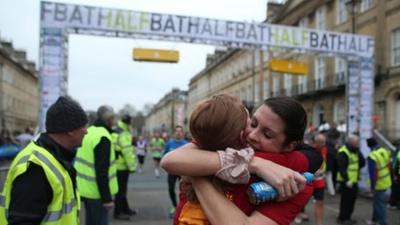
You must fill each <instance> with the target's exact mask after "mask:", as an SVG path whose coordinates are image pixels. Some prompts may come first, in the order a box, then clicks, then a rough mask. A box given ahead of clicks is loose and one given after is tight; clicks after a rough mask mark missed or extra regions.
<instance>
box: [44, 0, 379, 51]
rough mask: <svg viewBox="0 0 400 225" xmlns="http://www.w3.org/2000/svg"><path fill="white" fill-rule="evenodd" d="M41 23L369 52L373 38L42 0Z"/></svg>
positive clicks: (239, 43) (212, 40)
mask: <svg viewBox="0 0 400 225" xmlns="http://www.w3.org/2000/svg"><path fill="white" fill-rule="evenodd" d="M41 23H42V26H43V27H58V28H61V29H65V28H83V29H89V30H101V31H116V32H125V33H136V34H143V35H158V36H169V37H177V38H186V40H185V39H182V40H181V41H182V42H185V41H186V42H196V41H206V43H208V44H211V45H233V46H237V47H245V46H249V47H261V48H266V47H269V46H278V47H286V48H297V49H308V50H311V51H316V52H331V53H339V54H352V55H358V56H363V57H372V55H373V52H374V39H373V38H372V37H369V36H364V35H353V34H348V33H338V32H330V31H321V30H313V29H305V28H299V27H290V26H281V25H272V24H266V23H247V22H237V21H229V20H217V19H209V18H200V17H190V16H181V15H170V14H160V13H151V12H137V11H130V10H122V9H109V8H100V7H93V6H84V5H72V4H63V3H53V2H42V4H41Z"/></svg>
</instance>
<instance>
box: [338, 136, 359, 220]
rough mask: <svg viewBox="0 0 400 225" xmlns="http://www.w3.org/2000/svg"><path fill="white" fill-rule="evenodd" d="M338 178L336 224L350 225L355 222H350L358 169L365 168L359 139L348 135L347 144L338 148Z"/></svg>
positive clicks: (356, 189) (356, 191) (355, 195)
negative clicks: (338, 200) (338, 205)
mask: <svg viewBox="0 0 400 225" xmlns="http://www.w3.org/2000/svg"><path fill="white" fill-rule="evenodd" d="M337 162H338V178H337V181H338V182H340V191H341V194H342V195H341V198H340V209H339V211H340V212H339V217H338V220H337V222H338V223H339V224H346V225H352V224H355V223H356V221H354V220H351V214H353V210H354V204H355V202H356V199H357V194H358V180H359V178H360V169H361V168H362V167H364V166H365V158H364V156H363V155H362V154H361V152H360V150H359V138H358V136H356V135H353V134H352V135H349V137H348V140H347V143H346V144H345V145H344V146H342V147H341V148H339V151H338V156H337Z"/></svg>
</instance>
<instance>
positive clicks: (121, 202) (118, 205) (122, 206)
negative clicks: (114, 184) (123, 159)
mask: <svg viewBox="0 0 400 225" xmlns="http://www.w3.org/2000/svg"><path fill="white" fill-rule="evenodd" d="M128 179H129V170H117V180H118V192H117V194H116V195H115V208H114V215H119V214H122V213H125V214H126V213H128V212H129V209H130V208H129V204H128V199H127V196H126V195H127V189H128Z"/></svg>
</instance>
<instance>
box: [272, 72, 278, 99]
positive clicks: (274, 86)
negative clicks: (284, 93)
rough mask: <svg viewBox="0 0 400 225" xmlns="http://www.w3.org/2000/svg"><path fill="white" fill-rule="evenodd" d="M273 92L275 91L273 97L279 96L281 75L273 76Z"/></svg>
mask: <svg viewBox="0 0 400 225" xmlns="http://www.w3.org/2000/svg"><path fill="white" fill-rule="evenodd" d="M272 91H273V96H278V95H279V75H278V74H273V75H272Z"/></svg>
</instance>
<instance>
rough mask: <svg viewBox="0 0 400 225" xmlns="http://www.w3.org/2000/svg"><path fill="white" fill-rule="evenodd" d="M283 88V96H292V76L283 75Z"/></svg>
mask: <svg viewBox="0 0 400 225" xmlns="http://www.w3.org/2000/svg"><path fill="white" fill-rule="evenodd" d="M284 80H285V82H284V88H285V95H286V96H291V95H292V75H290V74H286V73H285V75H284Z"/></svg>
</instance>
